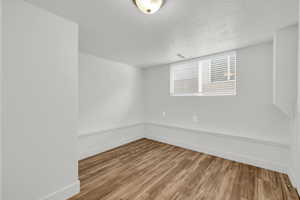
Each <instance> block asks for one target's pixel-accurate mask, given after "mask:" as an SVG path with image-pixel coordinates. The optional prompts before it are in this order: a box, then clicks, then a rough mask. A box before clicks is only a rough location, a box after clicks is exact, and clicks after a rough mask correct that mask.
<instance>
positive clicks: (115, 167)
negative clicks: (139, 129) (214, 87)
mask: <svg viewBox="0 0 300 200" xmlns="http://www.w3.org/2000/svg"><path fill="white" fill-rule="evenodd" d="M79 175H80V181H81V192H80V194H78V195H77V196H75V197H73V198H71V200H146V199H147V200H154V199H156V200H169V199H170V200H171V199H172V200H299V198H298V195H297V193H296V191H295V190H294V188H292V187H291V186H290V182H289V179H288V177H287V176H286V175H284V174H280V173H277V172H273V171H268V170H265V169H260V168H257V167H253V166H249V165H245V164H241V163H237V162H233V161H229V160H225V159H222V158H217V157H214V156H210V155H206V154H203V153H197V152H193V151H190V150H186V149H183V148H179V147H175V146H171V145H167V144H163V143H159V142H155V141H151V140H146V139H142V140H139V141H136V142H133V143H130V144H128V145H124V146H122V147H119V148H116V149H114V150H111V151H108V152H105V153H102V154H99V155H96V156H94V157H91V158H88V159H85V160H82V161H80V162H79Z"/></svg>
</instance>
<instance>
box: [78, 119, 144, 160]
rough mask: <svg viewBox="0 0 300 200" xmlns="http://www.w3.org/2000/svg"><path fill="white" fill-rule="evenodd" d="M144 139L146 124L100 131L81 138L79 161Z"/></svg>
mask: <svg viewBox="0 0 300 200" xmlns="http://www.w3.org/2000/svg"><path fill="white" fill-rule="evenodd" d="M143 137H144V124H135V125H131V126H127V127H122V128H116V129H110V130H105V131H99V132H94V133H89V134H86V135H81V136H79V152H80V154H79V156H80V157H79V159H84V158H87V157H90V156H93V155H95V154H98V153H102V152H105V151H108V150H111V149H113V148H116V147H119V146H121V145H123V144H127V143H130V142H133V141H135V140H138V139H142V138H143Z"/></svg>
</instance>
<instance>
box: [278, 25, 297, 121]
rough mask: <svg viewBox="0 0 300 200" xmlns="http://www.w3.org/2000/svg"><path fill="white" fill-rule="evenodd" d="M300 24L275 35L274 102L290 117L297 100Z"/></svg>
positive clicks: (292, 114)
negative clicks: (299, 27) (299, 28)
mask: <svg viewBox="0 0 300 200" xmlns="http://www.w3.org/2000/svg"><path fill="white" fill-rule="evenodd" d="M297 50H298V25H294V26H289V27H286V28H283V29H280V30H279V31H277V32H276V34H275V36H274V62H273V67H274V68H273V92H274V93H273V95H274V96H273V103H274V105H275V106H277V107H278V108H279V109H280V110H281V111H282V112H283V113H285V114H286V115H287V116H288V117H289V118H291V119H292V118H293V117H294V113H295V107H296V102H297V93H296V92H295V91H296V90H297V63H298V59H297V58H298V53H297V52H298V51H297Z"/></svg>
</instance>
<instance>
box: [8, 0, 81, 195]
mask: <svg viewBox="0 0 300 200" xmlns="http://www.w3.org/2000/svg"><path fill="white" fill-rule="evenodd" d="M3 6H4V10H3V12H4V23H3V38H4V39H3V61H4V64H3V143H4V146H3V147H4V149H3V170H4V173H3V176H4V177H3V181H4V183H3V184H4V189H3V192H4V199H5V200H20V199H22V200H36V199H45V200H46V199H47V200H51V199H67V198H68V197H69V196H70V195H73V194H74V193H76V192H78V190H79V184H78V167H77V165H78V164H77V156H78V155H77V134H76V132H77V107H78V94H77V93H78V91H77V90H78V44H77V43H78V42H77V41H78V27H77V25H76V24H74V23H71V22H69V21H66V20H65V19H62V18H60V17H57V16H55V15H53V14H50V13H48V12H46V11H43V10H41V9H38V8H36V7H34V6H32V5H30V4H28V3H25V2H24V1H23V0H5V1H4V5H3Z"/></svg>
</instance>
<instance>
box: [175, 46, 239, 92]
mask: <svg viewBox="0 0 300 200" xmlns="http://www.w3.org/2000/svg"><path fill="white" fill-rule="evenodd" d="M231 55H234V56H235V79H234V80H230V76H227V81H214V82H212V81H211V74H210V75H209V78H208V80H209V82H210V83H221V82H224V83H228V82H234V88H235V90H234V92H233V93H232V94H217V93H215V94H207V93H201V92H200V88H201V87H200V81H198V82H199V89H198V90H199V92H197V93H182V94H175V93H174V68H176V65H182V64H187V63H191V62H197V63H198V65H199V64H200V62H201V61H204V60H211V59H212V58H215V57H216V56H220V57H221V56H228V57H230V56H231ZM228 62H230V59H228ZM237 65H238V55H237V51H236V50H231V51H226V52H221V53H215V54H211V55H208V56H203V57H199V58H194V59H189V60H184V61H181V62H176V63H172V64H170V65H169V73H170V85H169V86H170V88H169V89H170V91H169V92H170V96H173V97H176V96H178V97H183V96H190V97H195V96H206V97H221V96H237V81H238V78H237V74H238V73H237ZM210 67H211V61H210V66H209V71H210V72H211V69H210ZM198 73H199V75H198V80H199V78H200V77H201V76H200V67H199V71H198ZM227 73H231V72H230V64H229V63H228V66H227Z"/></svg>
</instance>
